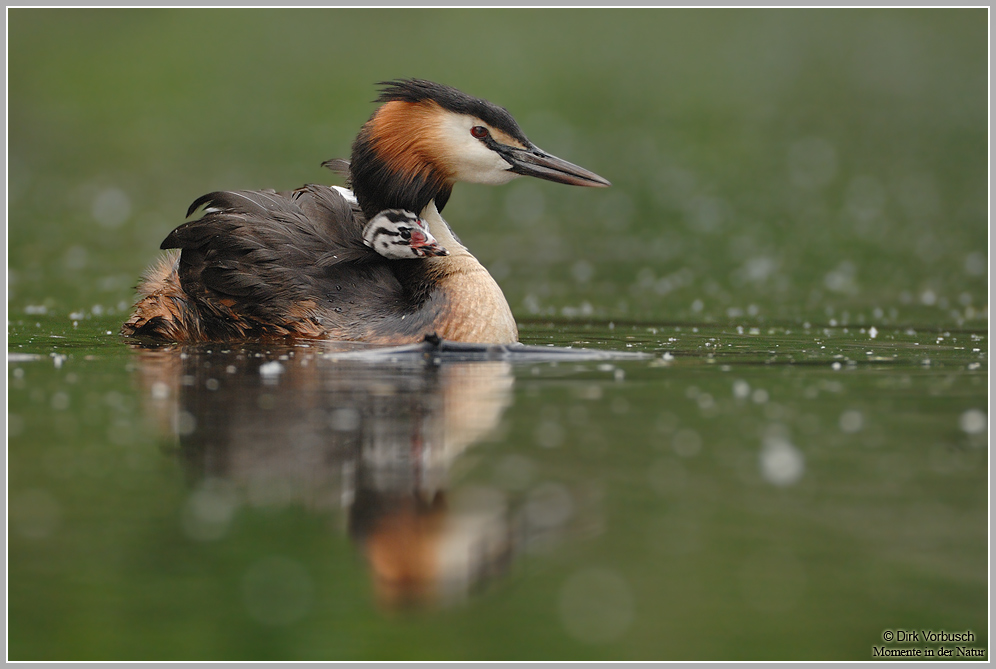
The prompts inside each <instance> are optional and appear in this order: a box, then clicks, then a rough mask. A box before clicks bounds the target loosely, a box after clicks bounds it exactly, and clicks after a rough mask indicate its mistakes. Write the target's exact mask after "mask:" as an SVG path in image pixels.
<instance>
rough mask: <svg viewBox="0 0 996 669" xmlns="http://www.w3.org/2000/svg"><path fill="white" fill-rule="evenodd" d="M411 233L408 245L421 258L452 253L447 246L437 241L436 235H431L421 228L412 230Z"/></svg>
mask: <svg viewBox="0 0 996 669" xmlns="http://www.w3.org/2000/svg"><path fill="white" fill-rule="evenodd" d="M411 235H412V236H411V239H410V240H409V242H408V245H409V247H411V249H412V251H413V252H414V253H415V255H417V256H419V257H420V258H432V257H437V256H448V255H449V254H450V252H449V251H447V250H446V248H445V247H443V246H442V245H440V243H439V242H437V241H436V238H435V237H430V236H429V235H427V234H425V233H424V232H422V231H421V230H412V232H411Z"/></svg>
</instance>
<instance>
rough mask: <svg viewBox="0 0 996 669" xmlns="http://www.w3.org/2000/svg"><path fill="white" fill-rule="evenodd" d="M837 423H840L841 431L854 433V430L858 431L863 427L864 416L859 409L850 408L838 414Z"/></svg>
mask: <svg viewBox="0 0 996 669" xmlns="http://www.w3.org/2000/svg"><path fill="white" fill-rule="evenodd" d="M838 424H839V425H840V430H841V432H846V433H847V434H854V433H855V432H859V431H860V430H861V428H862V427H864V424H865V417H864V415H862V413H861V412H860V411H857V410H855V409H850V410H848V411H845V412H844V413H842V414H840V420H839V421H838Z"/></svg>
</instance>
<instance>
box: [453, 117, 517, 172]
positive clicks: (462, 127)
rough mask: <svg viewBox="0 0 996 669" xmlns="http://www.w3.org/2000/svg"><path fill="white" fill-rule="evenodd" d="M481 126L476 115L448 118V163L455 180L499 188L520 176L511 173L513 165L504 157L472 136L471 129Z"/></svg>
mask: <svg viewBox="0 0 996 669" xmlns="http://www.w3.org/2000/svg"><path fill="white" fill-rule="evenodd" d="M477 123H478V121H477V119H475V118H473V117H472V116H456V117H450V118H448V119H447V124H446V126H445V128H444V133H445V135H444V136H445V142H446V149H447V151H446V153H447V154H448V159H447V164H448V167H449V168H450V169H451V170H452V171H453V177H454V179H456V180H457V181H463V182H466V183H474V184H489V185H496V186H497V185H501V184H505V183H508V182H509V181H511V180H512V179H514V178H515V177H517V176H518V175H517V174H515V173H514V172H511V171H509V170H510V169H511V167H512V166H511V165H509V164H508V163H507V162H506V161H505V160H504V159H503V158H502V157H501V156H499V155H498V154H497V153H495V152H494V151H492V150H490V149H489V148H487V147H486V146H485V145H484V143H483V142H481V141H480V140H479V139H476V138H474V137H473V136H472V135H471V134H470V129H471V128H472V127H474V125H476V124H477Z"/></svg>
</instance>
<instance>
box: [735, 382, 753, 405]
mask: <svg viewBox="0 0 996 669" xmlns="http://www.w3.org/2000/svg"><path fill="white" fill-rule="evenodd" d="M733 396H734V397H736V398H737V399H738V400H745V399H747V397H748V396H750V384H749V383H747V382H746V381H744V380H743V379H737V380H736V381H734V382H733Z"/></svg>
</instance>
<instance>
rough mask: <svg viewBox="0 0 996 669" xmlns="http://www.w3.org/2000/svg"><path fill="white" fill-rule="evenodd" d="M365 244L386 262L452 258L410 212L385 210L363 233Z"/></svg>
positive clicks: (424, 225)
mask: <svg viewBox="0 0 996 669" xmlns="http://www.w3.org/2000/svg"><path fill="white" fill-rule="evenodd" d="M363 243H364V244H366V245H367V246H369V247H370V248H372V249H373V250H374V251H376V252H377V253H379V254H380V255H382V256H384V257H385V258H393V259H395V260H410V259H412V258H432V257H439V256H448V255H449V254H450V252H449V251H447V250H446V249H445V248H443V247H442V246H440V244H439V242H437V241H436V238H435V237H433V236H432V233H431V232H429V226H428V225H426V223H425V221H423V220H421V219H420V218H419V217H418V216H416V215H415V214H413V213H412V212H410V211H404V210H403V209H385V210H384V211H382V212H380V213H379V214H377V215H376V216H374V218H373V220H372V221H370V222H369V223H367V227H365V228H364V229H363Z"/></svg>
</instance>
